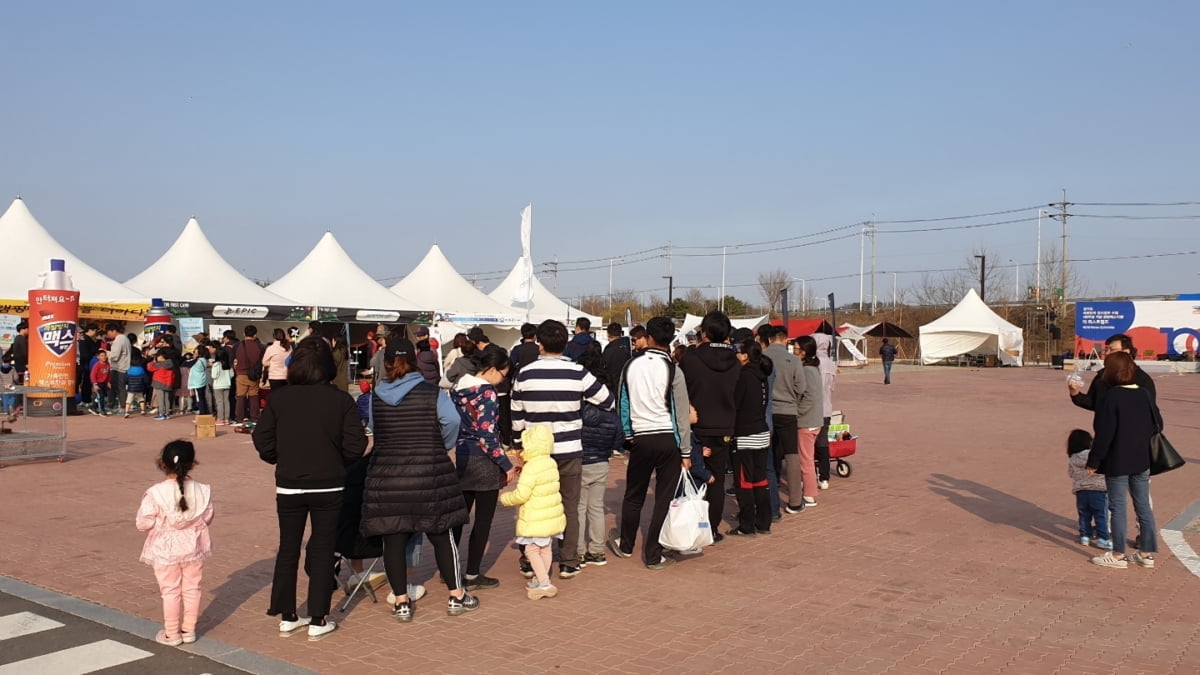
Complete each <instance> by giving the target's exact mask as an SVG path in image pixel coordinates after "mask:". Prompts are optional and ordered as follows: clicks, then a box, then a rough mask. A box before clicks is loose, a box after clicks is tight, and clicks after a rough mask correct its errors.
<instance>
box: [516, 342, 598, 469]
mask: <svg viewBox="0 0 1200 675" xmlns="http://www.w3.org/2000/svg"><path fill="white" fill-rule="evenodd" d="M585 400H586V401H588V402H589V403H592V404H594V405H596V406H598V407H600V408H602V409H604V410H612V407H613V395H612V392H610V391H609V390H608V387H605V386H604V385H603V384H601V383H600V381H599V380H597V379H596V378H595V377H594V376H593V375H592V374H591V373H589V372H588V371H587V369H585V368H584V367H583V366H581V365H579V364H578V363H575V362H574V361H572V360H570V359H568V358H566V357H565V356H542V357H539V358H538V360H537V361H534V362H533V363H530V364H528V365H526V366H525V367H524V368H522V369H521V370H520V371H519V372H517V376H516V378H515V379H514V380H513V386H512V429H513V438H514V439H519V438H520V436H521V432H522V431H524V430H525V427H527V426H529V425H533V424H549V425H550V427H551V429H553V430H554V452H553V453H552V454H553V456H554V457H556V458H560V459H573V458H575V457H582V456H583V443H582V440H581V439H582V436H583V416H582V414H581V413H580V410H581V408H582V405H583V404H582V402H583V401H585Z"/></svg>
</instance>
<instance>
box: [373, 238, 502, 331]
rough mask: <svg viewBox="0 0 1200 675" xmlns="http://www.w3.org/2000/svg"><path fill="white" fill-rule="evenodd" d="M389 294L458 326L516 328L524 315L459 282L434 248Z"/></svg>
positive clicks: (444, 259)
mask: <svg viewBox="0 0 1200 675" xmlns="http://www.w3.org/2000/svg"><path fill="white" fill-rule="evenodd" d="M391 290H392V292H393V293H397V294H399V295H400V296H402V297H406V298H410V299H412V300H413V301H414V302H417V303H419V304H420V306H422V307H428V308H430V309H432V310H433V311H434V313H435V314H437V315H439V316H440V317H442V318H444V319H445V320H447V321H452V322H454V323H455V324H458V325H466V326H472V325H477V324H490V325H511V324H518V325H519V324H520V323H521V322H523V321H524V316H525V315H524V313H518V312H517V310H515V309H513V308H512V307H509V306H508V305H507V304H501V303H499V302H497V301H496V300H494V299H492V298H491V297H489V296H487V295H486V294H485V293H483V292H482V291H480V290H479V289H477V288H475V286H473V285H472V284H471V282H469V281H467V280H466V279H464V278H462V275H460V274H459V273H458V270H456V269H454V266H453V265H451V264H450V261H449V260H447V259H446V256H445V255H444V254H443V253H442V249H441V248H440V247H439V246H438V245H437V244H434V245H433V246H431V247H430V248H429V253H426V254H425V257H424V258H422V259H421V262H420V263H418V264H417V266H416V267H415V268H413V271H412V272H410V273H409V274H408V276H406V277H404V278H403V279H401V280H400V281H399V282H398V283H397V284H396V285H395V286H392V289H391Z"/></svg>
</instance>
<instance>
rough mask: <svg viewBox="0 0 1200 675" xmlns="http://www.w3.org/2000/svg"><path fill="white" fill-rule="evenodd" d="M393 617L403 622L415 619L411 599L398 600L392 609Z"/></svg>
mask: <svg viewBox="0 0 1200 675" xmlns="http://www.w3.org/2000/svg"><path fill="white" fill-rule="evenodd" d="M392 618H393V619H395V620H397V621H400V622H402V623H409V622H410V621H412V620H413V604H412V601H411V600H405V601H404V602H397V603H396V605H395V607H394V608H393V609H392Z"/></svg>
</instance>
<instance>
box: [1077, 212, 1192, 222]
mask: <svg viewBox="0 0 1200 675" xmlns="http://www.w3.org/2000/svg"><path fill="white" fill-rule="evenodd" d="M1072 217H1074V218H1101V219H1113V220H1200V214H1191V215H1187V216H1127V215H1117V214H1113V215H1102V214H1098V213H1075V214H1072Z"/></svg>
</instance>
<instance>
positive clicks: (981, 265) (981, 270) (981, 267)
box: [975, 255, 987, 302]
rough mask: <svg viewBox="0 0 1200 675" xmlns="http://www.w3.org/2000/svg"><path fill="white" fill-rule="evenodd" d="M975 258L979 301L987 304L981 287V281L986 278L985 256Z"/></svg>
mask: <svg viewBox="0 0 1200 675" xmlns="http://www.w3.org/2000/svg"><path fill="white" fill-rule="evenodd" d="M975 257H976V258H979V299H980V300H983V301H984V302H987V296H985V295H984V292H985V291H984V286H983V281H984V279H986V278H987V277H986V275H985V274H984V273H985V272H986V270H987V256H986V255H977V256H975Z"/></svg>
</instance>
